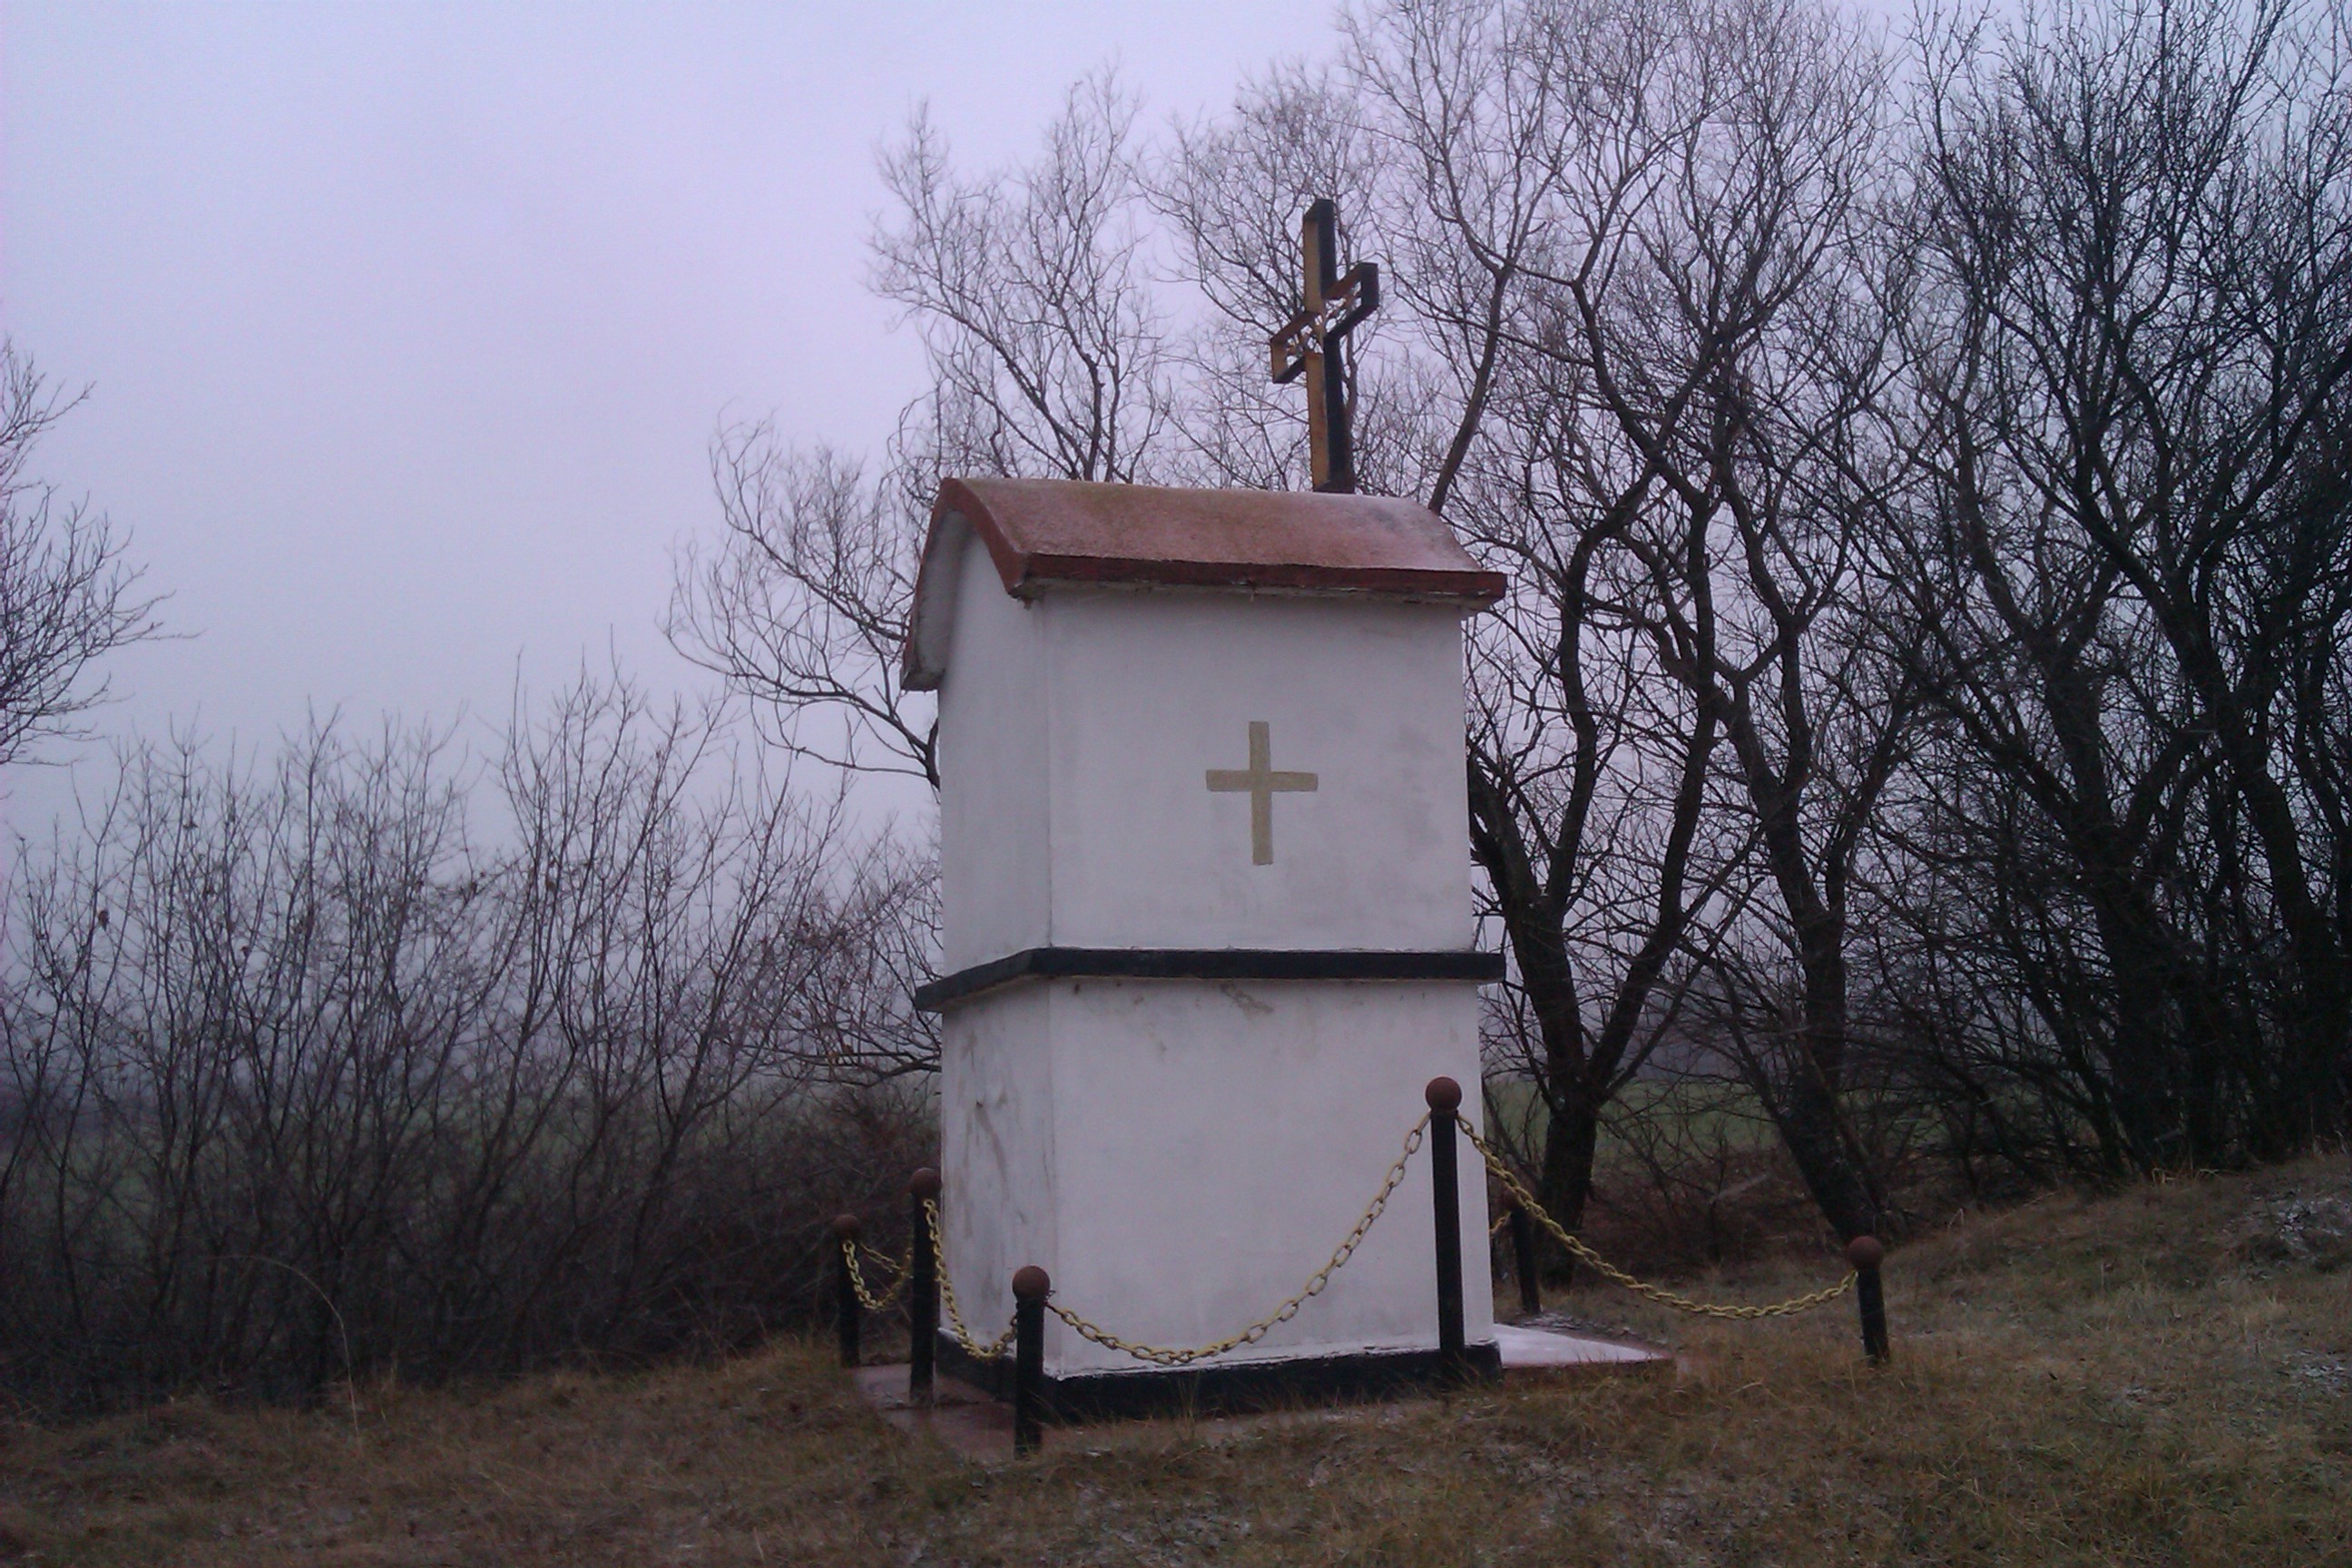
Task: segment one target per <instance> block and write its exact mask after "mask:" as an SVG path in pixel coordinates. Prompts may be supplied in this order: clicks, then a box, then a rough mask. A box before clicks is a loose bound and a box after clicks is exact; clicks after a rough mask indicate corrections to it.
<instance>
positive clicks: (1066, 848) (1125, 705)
mask: <svg viewBox="0 0 2352 1568" xmlns="http://www.w3.org/2000/svg"><path fill="white" fill-rule="evenodd" d="M974 553H977V552H974ZM975 596H976V595H975ZM997 596H998V597H999V598H1000V599H1002V598H1003V595H1002V593H1001V592H1000V593H999V595H997ZM970 603H971V601H970V600H969V599H968V600H967V601H966V604H967V607H969V605H970ZM1035 613H1036V614H1039V615H1041V616H1042V618H1043V622H1044V629H1045V640H1046V643H1047V646H1048V649H1049V654H1048V659H1049V669H1048V672H1047V673H1048V680H1049V682H1050V689H1051V698H1050V700H1051V712H1050V717H1049V720H1048V723H1047V743H1048V744H1049V746H1050V748H1051V753H1052V773H1053V781H1052V795H1053V805H1052V817H1051V822H1050V825H1049V837H1048V845H1049V853H1050V858H1051V861H1052V871H1051V874H1050V875H1051V883H1052V885H1051V899H1052V923H1051V929H1052V940H1053V941H1054V942H1056V943H1058V944H1061V945H1065V946H1072V947H1207V948H1222V947H1269V948H1307V949H1312V948H1355V949H1441V948H1464V947H1467V946H1468V945H1470V942H1471V937H1472V926H1471V913H1470V910H1471V904H1470V889H1471V868H1470V853H1469V845H1468V833H1467V823H1468V820H1469V805H1468V800H1467V794H1466V785H1465V782H1464V773H1463V715H1462V679H1463V670H1462V628H1461V621H1460V618H1459V614H1458V612H1457V611H1456V610H1455V609H1454V608H1452V607H1450V606H1445V605H1414V604H1400V603H1393V602H1379V601H1374V602H1369V603H1368V602H1364V601H1360V600H1337V599H1318V598H1306V597H1283V596H1277V595H1240V594H1212V593H1126V592H1081V591H1075V590H1066V589H1065V590H1057V591H1055V592H1053V593H1051V594H1049V595H1046V596H1045V598H1044V599H1042V600H1041V601H1039V603H1038V605H1037V606H1036V611H1035ZM979 657H982V656H981V655H980V654H979V653H978V650H977V649H975V648H974V647H972V646H971V645H970V644H967V643H964V642H963V641H962V640H961V629H960V630H959V646H958V647H957V649H956V661H957V666H958V668H961V667H962V665H963V664H964V662H965V661H966V660H968V659H976V658H979ZM950 679H953V677H952V676H951V677H950ZM951 700H952V699H951ZM1253 720H1263V721H1266V722H1267V723H1269V724H1270V725H1271V727H1272V730H1271V733H1272V740H1273V759H1272V761H1273V765H1274V767H1276V769H1281V770H1295V771H1304V772H1308V773H1315V774H1316V775H1317V780H1318V787H1317V788H1316V790H1315V791H1314V793H1312V794H1305V793H1300V794H1285V795H1276V797H1275V800H1274V863H1273V864H1271V865H1267V866H1259V865H1255V864H1253V863H1252V858H1251V845H1250V816H1249V814H1250V805H1249V797H1248V796H1247V795H1237V794H1235V795H1227V794H1213V793H1211V792H1210V790H1209V788H1208V784H1207V778H1206V773H1207V771H1208V770H1209V769H1211V768H1242V767H1244V766H1246V765H1247V763H1248V760H1249V759H1248V728H1249V724H1250V722H1251V721H1253ZM1033 732H1034V731H1033ZM960 782H961V781H958V783H960ZM955 787H956V784H950V794H952V793H953V790H954V788H955ZM944 831H945V830H943V833H944ZM1008 951H1009V950H1008ZM950 967H953V963H952V962H951V963H950Z"/></svg>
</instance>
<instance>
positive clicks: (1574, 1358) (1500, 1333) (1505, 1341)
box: [1495, 1323, 1675, 1378]
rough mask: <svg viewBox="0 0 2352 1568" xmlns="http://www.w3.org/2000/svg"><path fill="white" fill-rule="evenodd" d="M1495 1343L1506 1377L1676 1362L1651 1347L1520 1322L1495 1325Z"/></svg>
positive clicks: (1671, 1357) (1668, 1355)
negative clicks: (1585, 1368)
mask: <svg viewBox="0 0 2352 1568" xmlns="http://www.w3.org/2000/svg"><path fill="white" fill-rule="evenodd" d="M1495 1344H1496V1348H1497V1349H1499V1350H1500V1351H1501V1352H1503V1375H1504V1376H1505V1377H1506V1378H1507V1377H1509V1376H1510V1375H1511V1374H1512V1373H1515V1372H1520V1373H1535V1372H1559V1371H1564V1370H1567V1369H1569V1368H1571V1367H1633V1366H1652V1365H1671V1364H1672V1363H1673V1362H1674V1359H1675V1358H1674V1357H1673V1356H1672V1355H1670V1354H1668V1353H1667V1352H1664V1351H1662V1350H1656V1349H1654V1348H1653V1347H1651V1346H1648V1345H1636V1344H1628V1343H1625V1342H1621V1341H1617V1340H1604V1339H1596V1338H1593V1337H1591V1336H1590V1335H1586V1334H1572V1333H1567V1332H1564V1331H1560V1330H1559V1329H1546V1328H1533V1327H1528V1326H1525V1325H1522V1324H1518V1323H1496V1325H1495Z"/></svg>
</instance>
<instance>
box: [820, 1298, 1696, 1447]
mask: <svg viewBox="0 0 2352 1568" xmlns="http://www.w3.org/2000/svg"><path fill="white" fill-rule="evenodd" d="M1495 1342H1496V1348H1497V1349H1498V1350H1500V1351H1501V1352H1502V1356H1503V1377H1504V1380H1505V1381H1506V1382H1511V1381H1516V1380H1518V1379H1522V1378H1528V1379H1532V1378H1551V1377H1559V1376H1574V1375H1578V1374H1581V1373H1615V1372H1633V1371H1639V1370H1642V1369H1643V1368H1649V1367H1658V1368H1664V1367H1671V1366H1672V1365H1673V1364H1674V1359H1675V1358H1674V1357H1673V1356H1672V1355H1671V1354H1669V1353H1668V1352H1665V1351H1662V1350H1658V1349H1656V1348H1654V1347H1653V1346H1649V1345H1641V1344H1633V1343H1629V1342H1623V1341H1619V1340H1610V1339H1601V1338H1596V1337H1593V1336H1591V1335H1588V1334H1580V1333H1570V1332H1565V1331H1560V1330H1558V1329H1550V1328H1540V1327H1526V1326H1521V1325H1517V1324H1511V1323H1497V1324H1496V1325H1495ZM851 1376H852V1378H853V1379H854V1380H855V1381H856V1388H857V1392H858V1394H859V1395H860V1396H861V1397H863V1398H864V1399H865V1401H866V1404H868V1405H872V1406H873V1407H874V1409H875V1411H876V1413H877V1414H878V1415H880V1416H881V1417H882V1418H883V1419H884V1420H885V1421H887V1422H888V1423H890V1425H891V1426H896V1427H898V1429H899V1430H900V1431H902V1432H909V1433H919V1434H921V1435H923V1436H928V1437H930V1438H932V1439H933V1440H934V1441H937V1442H940V1443H943V1444H945V1445H946V1446H947V1447H949V1448H950V1450H952V1451H953V1452H955V1453H956V1454H958V1455H960V1456H961V1457H962V1458H967V1459H971V1460H972V1461H974V1462H976V1463H979V1464H983V1465H1001V1464H1004V1463H1006V1462H1007V1461H1009V1460H1010V1459H1011V1458H1013V1406H1012V1405H1009V1404H1007V1403H1005V1402H1004V1401H1003V1400H999V1399H992V1398H991V1397H989V1396H988V1395H987V1394H983V1393H982V1392H981V1391H980V1390H978V1389H976V1388H973V1387H971V1386H970V1385H969V1384H963V1383H959V1382H957V1381H956V1380H955V1379H954V1378H951V1377H941V1378H940V1379H939V1380H938V1383H937V1388H936V1394H935V1397H934V1398H933V1400H932V1402H931V1404H930V1405H929V1407H928V1408H926V1407H921V1406H917V1405H910V1404H908V1400H907V1367H906V1363H903V1362H899V1363H885V1364H883V1365H879V1366H862V1367H859V1368H858V1369H857V1370H856V1372H855V1373H851ZM1391 1407H1392V1402H1391V1405H1379V1404H1354V1405H1316V1406H1307V1407H1301V1408H1297V1409H1289V1410H1271V1411H1261V1412H1259V1413H1257V1414H1255V1415H1221V1416H1204V1417H1194V1418H1185V1417H1176V1416H1163V1417H1160V1418H1157V1419H1150V1420H1136V1421H1104V1422H1095V1423H1090V1424H1088V1425H1086V1426H1050V1427H1048V1428H1046V1431H1045V1447H1047V1448H1048V1449H1053V1448H1057V1447H1059V1448H1075V1449H1077V1450H1079V1451H1080V1452H1085V1453H1108V1452H1109V1451H1111V1450H1112V1449H1114V1448H1120V1449H1138V1448H1141V1449H1150V1448H1155V1447H1164V1446H1165V1445H1167V1444H1169V1443H1171V1442H1178V1441H1187V1442H1211V1443H1214V1442H1219V1441H1222V1440H1223V1439H1224V1438H1226V1437H1229V1436H1233V1435H1234V1434H1236V1433H1239V1432H1243V1431H1246V1430H1249V1429H1251V1428H1254V1427H1261V1426H1273V1425H1277V1424H1278V1425H1289V1426H1295V1425H1297V1424H1298V1423H1301V1422H1319V1421H1349V1420H1365V1419H1375V1420H1377V1419H1379V1418H1380V1414H1381V1411H1382V1410H1383V1409H1384V1408H1391Z"/></svg>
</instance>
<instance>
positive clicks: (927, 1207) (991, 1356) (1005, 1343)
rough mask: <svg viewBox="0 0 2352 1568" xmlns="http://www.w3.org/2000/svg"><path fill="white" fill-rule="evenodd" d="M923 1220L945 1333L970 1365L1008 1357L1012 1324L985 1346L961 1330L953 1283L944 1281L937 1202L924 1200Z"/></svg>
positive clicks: (944, 1251)
mask: <svg viewBox="0 0 2352 1568" xmlns="http://www.w3.org/2000/svg"><path fill="white" fill-rule="evenodd" d="M923 1217H924V1219H925V1220H926V1221H927V1222H929V1226H930V1230H931V1268H932V1271H933V1273H934V1275H935V1277H936V1278H937V1279H938V1280H939V1282H940V1305H941V1306H943V1307H945V1308H946V1309H947V1316H948V1332H950V1333H951V1334H953V1335H954V1336H955V1342H956V1343H957V1344H959V1345H961V1346H962V1347H963V1353H964V1354H966V1355H968V1356H970V1357H971V1359H972V1360H974V1361H995V1360H996V1359H998V1358H999V1357H1001V1356H1003V1355H1005V1354H1007V1353H1009V1352H1011V1351H1012V1349H1013V1328H1014V1325H1013V1324H1012V1323H1007V1324H1005V1325H1004V1331H1003V1333H1001V1334H999V1335H997V1336H996V1340H995V1342H994V1343H992V1344H985V1345H984V1344H982V1343H981V1342H979V1341H978V1340H976V1339H973V1338H972V1337H971V1330H970V1329H967V1328H965V1327H964V1326H963V1312H962V1310H961V1309H960V1308H959V1307H957V1305H956V1293H955V1285H954V1282H953V1281H951V1280H950V1279H948V1255H947V1249H946V1247H945V1246H944V1244H943V1243H941V1241H940V1205H939V1200H938V1199H936V1198H925V1199H924V1200H923Z"/></svg>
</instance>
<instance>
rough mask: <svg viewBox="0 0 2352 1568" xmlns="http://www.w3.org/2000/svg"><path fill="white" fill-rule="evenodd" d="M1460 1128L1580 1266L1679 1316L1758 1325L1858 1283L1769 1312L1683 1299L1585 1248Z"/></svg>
mask: <svg viewBox="0 0 2352 1568" xmlns="http://www.w3.org/2000/svg"><path fill="white" fill-rule="evenodd" d="M1454 1125H1455V1126H1456V1127H1458V1128H1460V1129H1461V1131H1462V1136H1463V1137H1465V1138H1466V1139H1468V1140H1469V1141H1470V1147H1472V1148H1473V1149H1475V1150H1477V1151H1478V1154H1479V1157H1480V1158H1481V1159H1483V1160H1485V1161H1486V1169H1488V1170H1489V1171H1492V1172H1493V1173H1495V1179H1496V1181H1499V1182H1501V1183H1502V1184H1503V1185H1504V1187H1505V1188H1507V1190H1508V1191H1509V1193H1510V1194H1511V1196H1512V1197H1514V1198H1516V1199H1517V1200H1518V1205H1519V1206H1520V1207H1521V1208H1523V1209H1525V1210H1527V1211H1528V1215H1530V1216H1531V1217H1533V1219H1534V1220H1535V1222H1536V1223H1537V1224H1538V1225H1539V1226H1543V1227H1544V1229H1546V1230H1548V1231H1549V1232H1551V1234H1552V1238H1553V1239H1554V1240H1556V1241H1558V1242H1559V1244H1560V1245H1561V1246H1562V1247H1566V1248H1568V1250H1569V1251H1570V1253H1572V1254H1574V1255H1575V1257H1576V1258H1577V1259H1578V1260H1579V1261H1580V1262H1581V1263H1584V1264H1586V1265H1587V1266H1589V1267H1590V1268H1591V1269H1592V1271H1593V1272H1594V1273H1596V1274H1599V1275H1600V1276H1601V1277H1602V1278H1603V1279H1608V1280H1610V1281H1611V1282H1612V1283H1613V1284H1617V1285H1622V1286H1623V1287H1624V1288H1625V1289H1628V1290H1631V1291H1633V1294H1635V1295H1636V1296H1644V1297H1647V1298H1648V1299H1649V1300H1653V1301H1655V1302H1657V1303H1658V1304H1659V1305H1660V1306H1662V1307H1672V1308H1673V1309H1674V1310H1676V1311H1678V1312H1692V1313H1696V1314H1697V1315H1698V1316H1700V1317H1702V1318H1731V1319H1737V1320H1738V1321H1743V1322H1752V1321H1756V1320H1758V1319H1761V1318H1787V1317H1793V1316H1795V1315H1796V1314H1797V1313H1799V1312H1807V1311H1811V1310H1812V1309H1813V1308H1815V1307H1818V1306H1820V1305H1822V1303H1823V1302H1825V1301H1834V1300H1837V1299H1838V1298H1839V1297H1840V1296H1843V1295H1844V1294H1845V1293H1846V1292H1847V1291H1848V1290H1851V1289H1853V1284H1854V1280H1855V1279H1857V1278H1858V1276H1857V1275H1855V1274H1854V1273H1853V1272H1852V1271H1848V1273H1847V1274H1846V1277H1845V1278H1844V1279H1841V1280H1839V1281H1838V1282H1837V1283H1836V1284H1834V1285H1829V1286H1824V1287H1823V1288H1822V1289H1819V1290H1815V1291H1813V1292H1811V1294H1810V1295H1804V1296H1795V1297H1791V1298H1790V1299H1789V1300H1786V1301H1775V1302H1773V1303H1771V1304H1770V1305H1769V1306H1763V1307H1725V1306H1720V1305H1717V1303H1715V1302H1711V1301H1694V1300H1691V1299H1690V1298H1689V1297H1687V1296H1678V1295H1676V1294H1675V1292H1673V1291H1672V1290H1668V1289H1664V1288H1663V1287H1661V1286H1657V1285H1652V1284H1650V1283H1649V1282H1647V1281H1646V1280H1642V1279H1635V1278H1633V1276H1632V1275H1631V1274H1628V1273H1626V1272H1625V1271H1624V1270H1623V1269H1622V1268H1618V1267H1617V1266H1616V1265H1615V1264H1613V1263H1612V1262H1610V1261H1609V1260H1608V1259H1607V1258H1603V1257H1601V1255H1600V1254H1599V1253H1597V1252H1595V1251H1593V1250H1592V1248H1591V1247H1587V1246H1585V1245H1584V1243H1583V1242H1581V1241H1579V1240H1578V1239H1577V1238H1576V1237H1573V1236H1570V1234H1569V1233H1568V1230H1567V1228H1566V1227H1565V1226H1562V1225H1561V1224H1560V1223H1559V1221H1558V1220H1556V1219H1554V1218H1552V1217H1551V1215H1550V1213H1549V1211H1548V1210H1546V1209H1545V1207H1544V1206H1543V1205H1541V1204H1539V1203H1538V1202H1536V1199H1535V1194H1533V1193H1530V1192H1528V1189H1527V1187H1526V1185H1525V1184H1523V1183H1522V1182H1520V1180H1519V1178H1518V1176H1517V1174H1516V1173H1513V1171H1512V1170H1511V1168H1510V1167H1509V1166H1507V1165H1506V1164H1505V1163H1503V1161H1502V1158H1501V1156H1499V1155H1497V1154H1496V1152H1495V1151H1494V1150H1493V1149H1491V1148H1489V1147H1488V1146H1487V1144H1486V1140H1485V1139H1484V1138H1481V1137H1479V1136H1478V1134H1476V1133H1475V1132H1473V1131H1471V1130H1470V1124H1469V1123H1468V1122H1467V1121H1461V1120H1459V1119H1457V1120H1456V1121H1455V1122H1454Z"/></svg>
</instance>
